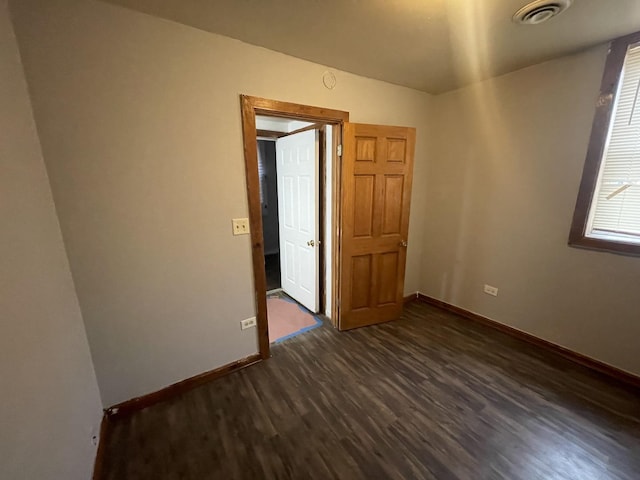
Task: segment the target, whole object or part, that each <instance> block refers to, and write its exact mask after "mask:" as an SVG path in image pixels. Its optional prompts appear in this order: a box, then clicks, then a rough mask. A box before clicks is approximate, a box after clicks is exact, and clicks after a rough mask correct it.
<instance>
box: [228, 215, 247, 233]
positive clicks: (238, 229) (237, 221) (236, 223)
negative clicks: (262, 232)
mask: <svg viewBox="0 0 640 480" xmlns="http://www.w3.org/2000/svg"><path fill="white" fill-rule="evenodd" d="M231 224H232V226H233V234H234V235H247V234H248V233H249V219H248V218H234V219H233V220H231Z"/></svg>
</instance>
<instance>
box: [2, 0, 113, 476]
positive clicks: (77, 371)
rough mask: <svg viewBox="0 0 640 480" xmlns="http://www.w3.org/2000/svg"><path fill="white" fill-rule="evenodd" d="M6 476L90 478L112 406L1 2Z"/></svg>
mask: <svg viewBox="0 0 640 480" xmlns="http://www.w3.org/2000/svg"><path fill="white" fill-rule="evenodd" d="M0 137H1V138H0V252H1V253H0V390H1V392H2V393H1V394H0V452H1V453H0V478H3V479H12V480H21V479H24V480H32V479H36V478H42V479H44V478H46V479H51V480H86V479H88V478H90V475H91V470H92V467H93V459H94V456H95V447H94V446H93V445H92V443H91V437H92V435H94V434H97V433H98V425H99V422H100V417H101V414H102V405H101V403H100V397H99V393H98V386H97V383H96V378H95V374H94V371H93V364H92V363H91V357H90V354H89V346H88V344H87V339H86V336H85V330H84V326H83V324H82V317H81V316H80V309H79V307H78V301H77V299H76V295H75V293H74V289H73V282H72V280H71V273H70V271H69V265H68V263H67V258H66V256H65V252H64V247H63V244H62V237H61V235H60V227H59V225H58V221H57V219H56V214H55V210H54V205H53V200H52V198H51V190H50V189H49V184H48V180H47V174H46V171H45V166H44V163H43V160H42V155H41V152H40V145H39V143H38V137H37V134H36V129H35V124H34V121H33V117H32V114H31V105H30V103H29V97H28V95H27V89H26V83H25V80H24V75H23V72H22V66H21V64H20V58H19V55H18V49H17V45H16V41H15V37H14V35H13V30H12V27H11V23H10V21H9V14H8V10H7V4H6V1H5V0H0Z"/></svg>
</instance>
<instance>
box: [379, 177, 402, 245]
mask: <svg viewBox="0 0 640 480" xmlns="http://www.w3.org/2000/svg"><path fill="white" fill-rule="evenodd" d="M403 189H404V175H385V176H384V188H383V194H382V198H383V200H382V201H383V206H382V234H383V235H389V234H398V235H399V234H401V233H402V231H401V230H402V202H399V201H398V199H400V198H402V191H403Z"/></svg>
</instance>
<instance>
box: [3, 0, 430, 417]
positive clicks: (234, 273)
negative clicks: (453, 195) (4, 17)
mask: <svg viewBox="0 0 640 480" xmlns="http://www.w3.org/2000/svg"><path fill="white" fill-rule="evenodd" d="M12 7H13V13H14V17H15V27H16V32H17V35H18V40H19V44H20V49H21V53H22V55H23V59H24V63H25V70H26V73H27V79H28V83H29V86H30V91H31V94H32V102H33V105H34V112H35V117H36V121H37V124H38V129H39V133H40V139H41V143H42V148H43V152H44V157H45V160H46V163H47V168H48V171H49V175H50V179H51V185H52V189H53V194H54V198H55V201H56V206H57V209H58V214H59V218H60V223H61V226H62V231H63V235H64V239H65V244H66V248H67V252H68V256H69V261H70V263H71V269H72V272H73V275H74V279H75V283H76V287H77V293H78V298H79V300H80V305H81V307H82V312H83V316H84V319H85V324H86V329H87V334H88V337H89V343H90V345H91V350H92V355H93V359H94V363H95V368H96V373H97V377H98V382H99V384H100V389H101V392H102V399H103V402H104V403H105V405H112V404H114V403H116V402H120V401H123V400H127V399H130V398H132V397H135V396H137V395H141V394H145V393H149V392H151V391H154V390H157V389H159V388H161V387H164V386H166V385H168V384H170V383H172V382H175V381H178V380H182V379H184V378H186V377H190V376H192V375H195V374H198V373H200V372H203V371H206V370H210V369H212V368H215V367H218V366H221V365H223V364H226V363H229V362H232V361H234V360H237V359H239V358H242V357H244V356H246V355H250V354H252V353H254V352H256V351H257V345H256V332H255V330H245V331H241V330H240V326H239V321H240V320H242V319H244V318H247V317H250V316H253V315H254V301H253V293H252V292H253V286H252V273H251V264H250V254H251V252H250V245H249V238H248V237H247V236H243V237H233V236H232V235H231V218H233V217H243V216H246V215H247V201H246V188H245V175H244V160H243V152H242V133H241V122H240V108H239V94H241V93H244V94H249V95H257V96H261V97H267V98H273V99H279V100H286V101H291V102H296V103H303V104H311V105H318V106H324V107H329V108H337V109H342V110H347V111H349V112H350V113H351V119H352V121H356V122H366V123H381V124H396V125H406V126H414V127H417V129H418V132H417V135H418V143H417V149H416V165H415V177H416V182H415V184H416V185H417V186H418V188H415V190H414V195H413V205H414V208H413V211H412V215H411V227H410V236H409V245H410V247H409V252H408V255H409V258H408V271H407V277H406V286H405V291H406V292H412V291H416V290H417V289H418V287H419V278H420V258H421V254H420V246H421V243H422V228H421V226H422V223H423V222H422V218H423V217H424V215H423V213H422V212H421V211H420V208H419V207H420V206H421V205H423V204H424V195H425V191H424V189H422V188H420V187H419V186H420V185H421V184H423V183H424V180H423V176H424V173H425V166H426V151H427V136H428V130H427V109H428V107H429V103H430V100H431V98H430V97H429V96H428V95H427V94H423V93H419V92H417V91H413V90H410V89H407V88H403V87H397V86H392V85H389V84H385V83H383V82H379V81H374V80H370V79H366V78H363V77H358V76H355V75H351V74H347V73H342V72H339V71H338V72H335V73H336V77H337V86H336V88H335V89H334V90H327V89H326V88H325V87H324V86H323V84H322V80H321V77H322V73H323V72H324V71H325V70H326V68H325V67H323V66H321V65H316V64H313V63H309V62H305V61H302V60H298V59H295V58H292V57H288V56H285V55H282V54H278V53H275V52H272V51H268V50H265V49H262V48H258V47H254V46H250V45H247V44H243V43H241V42H238V41H235V40H231V39H229V38H225V37H221V36H217V35H212V34H209V33H205V32H203V31H199V30H196V29H193V28H189V27H186V26H182V25H179V24H176V23H171V22H168V21H164V20H160V19H157V18H153V17H150V16H146V15H144V14H140V13H135V12H133V11H129V10H126V9H123V8H121V7H116V6H113V5H110V4H105V3H101V2H97V1H94V0H55V1H51V0H23V1H16V2H13V3H12Z"/></svg>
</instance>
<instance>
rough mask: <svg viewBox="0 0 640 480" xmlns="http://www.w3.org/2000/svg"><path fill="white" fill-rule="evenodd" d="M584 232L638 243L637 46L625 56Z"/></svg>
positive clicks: (639, 70)
mask: <svg viewBox="0 0 640 480" xmlns="http://www.w3.org/2000/svg"><path fill="white" fill-rule="evenodd" d="M586 234H587V236H590V237H596V238H605V239H611V240H618V241H624V242H633V243H640V45H636V46H634V47H631V48H630V49H629V50H628V52H627V56H626V58H625V62H624V67H623V70H622V74H621V76H620V85H619V86H618V94H617V98H616V105H615V108H614V110H613V116H612V120H611V125H610V127H609V136H608V139H607V143H606V145H605V149H604V155H603V158H602V162H601V166H600V172H599V176H598V184H597V186H596V190H595V193H594V197H593V201H592V206H591V211H590V212H589V224H588V226H587V232H586Z"/></svg>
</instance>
